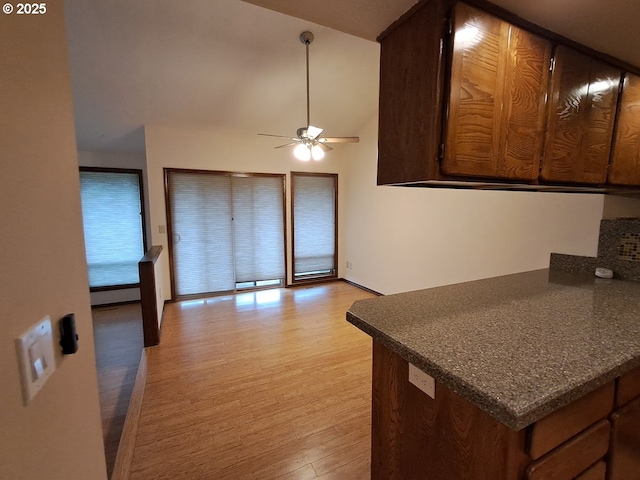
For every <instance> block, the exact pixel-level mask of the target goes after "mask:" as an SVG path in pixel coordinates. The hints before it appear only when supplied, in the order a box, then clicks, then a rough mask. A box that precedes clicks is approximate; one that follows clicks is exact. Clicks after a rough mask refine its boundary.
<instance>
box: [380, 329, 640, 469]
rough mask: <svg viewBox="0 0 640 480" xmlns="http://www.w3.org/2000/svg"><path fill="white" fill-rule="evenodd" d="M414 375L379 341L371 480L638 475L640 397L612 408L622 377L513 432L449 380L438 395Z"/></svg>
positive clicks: (639, 467)
mask: <svg viewBox="0 0 640 480" xmlns="http://www.w3.org/2000/svg"><path fill="white" fill-rule="evenodd" d="M408 378H409V364H408V362H407V361H406V360H404V359H403V358H402V357H400V356H399V355H397V354H396V353H394V352H392V351H391V350H389V349H388V348H386V347H385V346H384V345H382V344H380V343H379V342H378V341H376V340H374V342H373V406H372V439H371V441H372V445H371V446H372V448H371V478H372V479H373V480H414V479H415V480H422V479H425V480H426V479H429V480H468V479H473V480H574V479H575V480H604V479H605V477H606V475H610V474H611V475H612V476H611V477H606V478H607V479H609V480H633V479H640V398H638V399H636V400H634V401H633V402H630V403H628V404H627V405H625V406H624V407H622V408H620V409H618V410H617V411H616V412H614V413H613V414H611V412H612V410H613V409H614V396H615V393H616V389H615V385H616V382H610V383H608V384H606V385H604V386H602V387H600V388H599V389H597V390H595V391H594V392H591V393H590V394H587V395H585V396H584V397H582V398H580V399H578V400H577V401H575V402H574V403H572V404H569V405H567V406H565V407H563V408H561V409H560V410H558V411H556V412H554V413H552V414H551V415H549V416H548V417H545V418H543V419H542V420H539V421H538V422H535V423H534V424H532V425H530V426H528V427H526V428H523V429H522V430H519V431H513V430H511V429H510V428H508V427H507V426H505V425H504V424H503V423H501V422H499V421H498V420H496V419H494V418H493V417H492V416H490V415H489V414H487V413H485V412H484V411H482V410H480V409H479V408H478V407H476V406H475V405H473V404H472V403H470V402H469V401H467V400H465V399H464V398H462V397H460V396H459V395H457V394H456V393H455V392H453V391H452V390H450V389H449V388H447V387H445V386H444V385H442V384H440V383H436V390H435V399H432V398H430V397H429V396H427V395H426V394H425V393H423V392H422V391H421V390H419V389H418V388H417V387H416V386H414V385H413V384H411V383H410V382H409V380H408ZM609 470H610V471H611V473H610V472H609Z"/></svg>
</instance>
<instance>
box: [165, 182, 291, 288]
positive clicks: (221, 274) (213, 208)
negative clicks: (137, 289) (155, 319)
mask: <svg viewBox="0 0 640 480" xmlns="http://www.w3.org/2000/svg"><path fill="white" fill-rule="evenodd" d="M165 176H166V185H167V215H168V225H167V227H168V233H169V234H170V239H169V248H170V253H171V268H172V273H173V275H172V282H173V292H174V296H177V297H185V296H191V295H203V294H205V295H206V294H212V293H218V292H229V291H235V290H237V289H240V288H245V287H255V286H261V285H283V284H284V277H285V237H284V231H285V229H284V175H271V174H235V173H230V172H209V171H195V170H176V169H166V170H165Z"/></svg>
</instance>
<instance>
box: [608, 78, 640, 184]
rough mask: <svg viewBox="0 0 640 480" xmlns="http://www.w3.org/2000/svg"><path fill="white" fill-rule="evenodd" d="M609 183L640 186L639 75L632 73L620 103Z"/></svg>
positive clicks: (625, 80)
mask: <svg viewBox="0 0 640 480" xmlns="http://www.w3.org/2000/svg"><path fill="white" fill-rule="evenodd" d="M608 182H609V183H612V184H615V185H640V77H639V76H637V75H633V74H629V73H628V74H627V75H626V77H625V79H624V84H623V87H622V97H621V98H620V104H619V106H618V121H617V125H616V133H615V139H614V144H613V152H612V154H611V166H610V169H609V179H608Z"/></svg>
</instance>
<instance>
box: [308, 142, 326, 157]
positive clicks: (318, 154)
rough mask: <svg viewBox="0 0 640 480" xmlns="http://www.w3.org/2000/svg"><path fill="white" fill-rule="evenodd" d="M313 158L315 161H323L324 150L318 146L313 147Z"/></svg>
mask: <svg viewBox="0 0 640 480" xmlns="http://www.w3.org/2000/svg"><path fill="white" fill-rule="evenodd" d="M311 158H313V159H314V160H322V159H323V158H324V150H322V148H320V146H318V145H314V146H313V147H311Z"/></svg>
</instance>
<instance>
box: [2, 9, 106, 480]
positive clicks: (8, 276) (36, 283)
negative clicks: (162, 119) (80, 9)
mask: <svg viewBox="0 0 640 480" xmlns="http://www.w3.org/2000/svg"><path fill="white" fill-rule="evenodd" d="M47 9H48V11H47V13H46V15H42V16H35V15H32V16H26V15H25V16H21V17H18V16H17V15H15V14H13V15H5V14H2V15H1V16H0V86H1V87H0V105H1V106H2V107H1V109H2V113H1V114H0V145H1V146H2V148H1V153H0V158H1V160H0V162H2V163H1V166H2V168H1V172H2V173H1V174H0V224H1V225H2V227H1V228H2V234H1V235H0V252H1V253H0V255H1V258H2V260H1V268H0V291H1V292H2V302H0V319H2V320H1V322H2V328H1V329H0V365H1V366H2V368H1V369H0V385H1V387H0V406H1V408H0V478H2V479H12V480H13V479H25V480H27V479H28V480H40V479H42V480H57V479H60V480H70V479H82V480H86V479H91V480H94V479H102V478H106V468H105V459H104V453H103V445H102V429H101V424H100V409H99V402H98V388H97V378H96V367H95V355H94V349H93V331H92V325H91V310H90V305H89V289H88V283H87V269H86V264H85V258H84V245H83V237H82V219H81V214H80V195H79V183H78V163H77V155H76V151H75V136H74V127H73V111H72V101H71V86H70V79H69V69H68V59H67V50H66V39H65V32H64V17H63V11H62V10H63V7H62V2H48V3H47ZM70 312H73V313H75V315H76V323H77V328H78V334H79V336H80V342H79V347H80V348H79V351H78V353H77V354H75V355H69V356H65V357H63V356H62V355H61V353H60V350H59V348H56V349H55V351H56V364H57V370H56V371H55V372H54V373H53V375H52V376H51V377H50V378H49V380H48V382H47V383H46V384H45V385H44V387H43V388H42V389H41V390H40V392H39V393H38V394H37V395H36V397H35V398H34V399H33V401H32V402H31V403H30V404H29V405H28V406H26V407H25V406H23V403H22V395H21V385H20V377H19V373H18V360H17V356H16V351H15V347H14V339H15V338H16V337H18V336H19V335H20V334H22V333H23V331H25V330H26V329H27V328H28V327H30V326H32V325H33V324H34V323H36V322H38V321H39V320H40V319H41V318H42V317H44V316H45V315H47V314H48V315H50V316H51V319H52V321H53V322H54V324H55V325H56V326H57V321H58V320H59V319H60V318H61V317H62V316H64V315H65V314H67V313H70ZM54 339H55V340H56V341H57V340H59V336H58V334H57V330H56V329H55V328H54Z"/></svg>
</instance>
